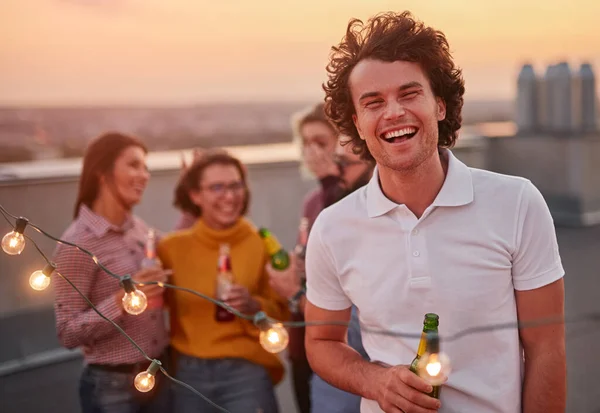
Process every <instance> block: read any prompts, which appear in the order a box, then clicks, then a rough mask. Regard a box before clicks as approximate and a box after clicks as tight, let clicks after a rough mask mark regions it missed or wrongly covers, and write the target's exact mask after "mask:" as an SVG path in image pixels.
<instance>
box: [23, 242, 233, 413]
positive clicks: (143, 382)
mask: <svg viewBox="0 0 600 413" xmlns="http://www.w3.org/2000/svg"><path fill="white" fill-rule="evenodd" d="M25 238H26V239H28V240H29V241H31V243H32V244H33V246H34V247H35V249H36V250H37V251H38V252H39V253H40V255H41V256H42V258H43V259H44V260H45V261H46V262H47V264H48V265H50V266H52V267H54V264H53V263H52V262H51V261H50V260H49V259H48V257H47V256H46V254H44V252H43V251H42V250H41V248H40V247H39V246H38V245H37V243H36V242H35V241H34V240H33V239H32V238H31V237H29V236H28V235H25ZM54 268H56V267H54ZM54 273H55V274H57V275H58V276H60V277H61V278H62V279H63V280H65V281H66V282H67V283H69V285H70V286H71V287H72V288H73V289H74V290H75V291H76V292H77V293H78V294H79V295H80V296H81V297H82V298H83V299H84V300H85V301H86V302H87V303H88V305H89V306H90V307H91V309H92V310H94V312H95V313H96V314H98V315H99V316H100V317H101V318H102V319H103V320H105V321H107V322H109V323H110V324H111V325H112V326H113V327H114V328H115V329H117V331H119V333H120V334H122V335H123V336H124V337H125V338H126V339H127V340H128V341H129V342H130V343H131V344H132V345H133V346H134V347H135V348H136V349H137V350H138V351H139V352H140V354H142V356H144V358H145V359H146V360H148V361H150V362H151V364H150V366H149V367H148V369H147V370H146V371H143V372H140V373H139V374H138V375H137V376H136V377H135V379H134V386H135V388H136V389H137V390H138V391H140V392H148V391H150V390H152V388H153V387H154V384H155V378H154V376H155V375H156V372H157V370H160V371H161V372H162V373H163V374H164V375H165V377H167V378H168V379H169V380H171V381H172V382H174V383H176V384H178V385H180V386H183V387H185V388H186V389H188V390H190V391H191V392H193V393H194V394H196V395H197V396H199V397H201V398H202V399H203V400H204V401H206V402H207V403H208V404H210V405H211V406H213V407H215V408H216V409H218V410H219V411H221V412H224V413H230V412H229V411H228V410H226V409H224V408H223V407H221V406H219V405H217V404H216V403H215V402H213V401H212V400H210V399H209V398H208V397H206V396H205V395H204V394H202V393H200V392H199V391H198V390H196V389H194V388H193V387H192V386H190V385H189V384H187V383H184V382H182V381H181V380H177V379H176V378H175V377H173V376H171V375H170V374H169V373H168V372H167V370H166V369H165V368H164V367H163V366H162V363H161V362H160V360H157V359H153V358H151V357H150V356H149V355H148V354H147V353H146V352H145V351H144V349H142V348H141V347H140V346H139V345H138V344H137V343H136V342H135V340H134V339H133V338H131V337H130V336H129V334H127V333H126V332H125V331H124V330H123V329H122V328H121V326H119V325H118V324H117V323H115V322H114V321H113V320H111V319H109V318H108V317H106V316H105V315H104V314H102V312H101V311H99V310H98V308H97V307H96V306H95V305H94V303H92V302H91V301H90V299H89V298H88V297H86V296H85V294H84V293H83V292H81V290H79V288H77V286H76V285H75V284H74V283H73V282H72V281H71V280H70V279H69V278H68V277H66V276H65V275H63V274H61V273H60V272H59V271H56V270H54Z"/></svg>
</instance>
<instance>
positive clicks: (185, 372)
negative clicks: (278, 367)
mask: <svg viewBox="0 0 600 413" xmlns="http://www.w3.org/2000/svg"><path fill="white" fill-rule="evenodd" d="M176 378H177V379H178V380H181V381H184V382H186V383H187V384H189V385H191V386H192V387H193V388H194V389H196V390H198V391H199V392H200V393H202V394H203V395H204V396H206V397H207V398H209V399H210V400H212V401H213V402H214V403H215V404H217V405H219V406H220V407H222V408H224V409H226V410H228V411H229V412H230V413H278V411H279V409H278V407H277V400H276V398H275V390H274V388H273V383H272V382H271V378H270V376H269V374H268V373H267V370H266V369H265V368H264V367H263V366H260V365H258V364H255V363H251V362H250V361H247V360H243V359H235V358H227V359H200V358H196V357H191V356H187V355H184V354H178V356H177V374H176ZM173 402H174V411H175V412H177V413H217V412H221V411H220V410H218V409H216V408H215V407H213V406H211V405H210V404H209V403H208V402H206V401H204V400H202V399H201V398H200V397H198V396H197V395H195V394H194V393H192V392H191V391H189V390H188V389H185V388H183V387H181V386H178V385H176V384H173Z"/></svg>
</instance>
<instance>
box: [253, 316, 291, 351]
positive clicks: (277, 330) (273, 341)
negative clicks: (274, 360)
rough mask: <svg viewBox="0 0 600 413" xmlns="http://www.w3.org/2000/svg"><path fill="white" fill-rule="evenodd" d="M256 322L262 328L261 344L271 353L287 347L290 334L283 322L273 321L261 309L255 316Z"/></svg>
mask: <svg viewBox="0 0 600 413" xmlns="http://www.w3.org/2000/svg"><path fill="white" fill-rule="evenodd" d="M254 324H256V326H257V327H258V328H260V335H259V341H260V345H261V346H262V347H263V348H264V349H265V350H267V351H268V352H269V353H279V352H281V351H283V350H285V348H286V347H287V345H288V343H289V341H290V336H289V335H288V332H287V330H286V328H285V327H284V326H283V324H281V323H273V322H271V321H270V320H269V319H268V318H267V315H266V314H265V313H264V312H262V311H259V312H258V313H256V315H255V316H254Z"/></svg>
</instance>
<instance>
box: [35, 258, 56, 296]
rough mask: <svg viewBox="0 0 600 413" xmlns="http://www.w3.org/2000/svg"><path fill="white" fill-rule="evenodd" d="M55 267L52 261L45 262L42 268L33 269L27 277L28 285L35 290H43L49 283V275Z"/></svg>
mask: <svg viewBox="0 0 600 413" xmlns="http://www.w3.org/2000/svg"><path fill="white" fill-rule="evenodd" d="M55 269H56V265H55V264H54V263H52V262H49V263H48V264H46V266H45V267H44V269H43V270H37V271H34V272H33V273H32V274H31V277H29V285H30V286H31V288H33V289H34V290H37V291H42V290H45V289H46V288H47V287H48V286H49V285H50V276H51V275H52V273H53V272H54V270H55Z"/></svg>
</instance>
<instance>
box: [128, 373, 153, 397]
mask: <svg viewBox="0 0 600 413" xmlns="http://www.w3.org/2000/svg"><path fill="white" fill-rule="evenodd" d="M155 383H156V380H155V379H154V375H153V374H150V373H148V372H147V371H142V372H141V373H138V375H137V376H135V380H134V381H133V384H134V386H135V388H136V389H138V390H139V391H141V392H142V393H146V392H149V391H150V390H152V389H153V388H154V384H155Z"/></svg>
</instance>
